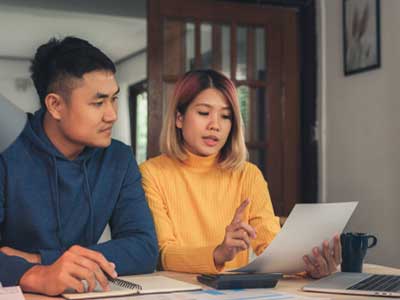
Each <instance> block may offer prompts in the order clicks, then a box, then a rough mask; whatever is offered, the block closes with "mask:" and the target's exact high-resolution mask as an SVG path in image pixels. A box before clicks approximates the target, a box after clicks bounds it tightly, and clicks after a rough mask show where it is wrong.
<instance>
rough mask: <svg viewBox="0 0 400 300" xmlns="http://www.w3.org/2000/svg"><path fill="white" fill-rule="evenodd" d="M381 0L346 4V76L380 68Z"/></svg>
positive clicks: (357, 0)
mask: <svg viewBox="0 0 400 300" xmlns="http://www.w3.org/2000/svg"><path fill="white" fill-rule="evenodd" d="M380 48H381V46H380V0H343V65H344V74H345V76H348V75H352V74H356V73H361V72H365V71H368V70H372V69H377V68H380V66H381V49H380Z"/></svg>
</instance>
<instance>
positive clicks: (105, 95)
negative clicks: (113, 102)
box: [95, 87, 120, 99]
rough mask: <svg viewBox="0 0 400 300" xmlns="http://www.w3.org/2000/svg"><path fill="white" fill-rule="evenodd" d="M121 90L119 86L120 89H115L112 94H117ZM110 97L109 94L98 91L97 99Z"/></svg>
mask: <svg viewBox="0 0 400 300" xmlns="http://www.w3.org/2000/svg"><path fill="white" fill-rule="evenodd" d="M119 91H120V88H119V87H118V89H117V90H116V91H115V93H114V94H112V96H115V95H117V94H118V93H119ZM109 97H110V96H109V95H108V94H104V93H100V92H97V93H96V95H95V98H96V99H104V98H109Z"/></svg>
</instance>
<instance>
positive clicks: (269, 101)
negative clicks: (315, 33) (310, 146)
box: [148, 0, 301, 216]
mask: <svg viewBox="0 0 400 300" xmlns="http://www.w3.org/2000/svg"><path fill="white" fill-rule="evenodd" d="M148 13H149V15H148V75H149V78H148V79H149V81H148V83H149V90H148V91H149V132H148V155H149V157H152V156H155V155H158V154H159V142H158V141H159V135H160V131H161V126H162V117H163V113H164V111H165V109H166V106H167V105H166V103H167V101H168V100H169V99H170V97H171V93H172V91H173V87H174V84H175V83H176V81H177V80H178V78H179V77H180V76H181V75H182V74H183V73H185V72H186V71H188V70H191V69H195V68H196V69H197V68H214V69H216V70H219V71H222V72H223V73H225V74H226V75H227V76H228V77H230V78H231V79H232V80H233V82H234V83H235V84H236V86H237V88H238V94H239V101H240V107H241V112H242V116H243V119H244V122H245V138H246V144H247V147H248V149H249V154H250V161H251V162H253V163H255V164H256V165H257V166H258V167H259V168H260V169H261V171H262V172H263V174H264V176H265V177H266V179H267V181H268V184H269V189H270V193H271V198H272V201H273V204H274V208H275V212H276V214H277V215H281V216H286V215H287V214H288V213H289V212H290V210H291V209H292V207H293V205H294V204H295V203H296V202H301V200H300V178H299V177H300V161H299V159H300V145H299V141H300V137H299V132H300V128H299V127H300V122H299V115H300V110H299V109H300V108H299V66H298V49H299V45H298V36H297V30H298V28H297V14H296V10H295V9H291V8H277V7H265V6H263V7H260V6H255V5H247V4H237V3H228V2H220V1H212V0H168V1H162V0H149V1H148Z"/></svg>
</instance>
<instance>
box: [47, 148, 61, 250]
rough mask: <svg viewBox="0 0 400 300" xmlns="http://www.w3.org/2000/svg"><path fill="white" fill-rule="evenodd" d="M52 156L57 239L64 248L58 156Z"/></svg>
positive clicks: (52, 185)
mask: <svg viewBox="0 0 400 300" xmlns="http://www.w3.org/2000/svg"><path fill="white" fill-rule="evenodd" d="M51 158H52V161H51V162H52V163H53V166H54V178H55V183H54V184H50V186H51V187H52V190H53V194H54V195H53V197H52V198H53V201H54V202H55V203H54V206H55V211H56V217H57V239H58V241H59V243H60V247H61V249H64V243H63V240H62V236H63V235H62V226H61V212H60V193H59V191H58V170H57V161H56V158H55V157H54V156H52V157H51Z"/></svg>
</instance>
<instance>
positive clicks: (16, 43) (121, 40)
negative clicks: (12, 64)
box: [0, 0, 146, 62]
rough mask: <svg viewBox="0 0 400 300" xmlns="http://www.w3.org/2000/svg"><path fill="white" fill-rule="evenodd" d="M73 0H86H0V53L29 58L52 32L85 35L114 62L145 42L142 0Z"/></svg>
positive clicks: (63, 35) (0, 54)
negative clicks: (82, 3)
mask: <svg viewBox="0 0 400 300" xmlns="http://www.w3.org/2000/svg"><path fill="white" fill-rule="evenodd" d="M74 2H75V3H78V2H79V3H81V2H85V1H73V0H68V1H54V0H51V1H50V0H41V1H39V0H29V1H28V0H25V1H24V0H12V1H11V0H9V1H7V0H1V1H0V58H10V59H17V60H25V59H31V58H32V57H33V55H34V53H35V50H36V48H37V47H38V46H39V45H40V44H43V43H45V42H47V41H48V40H49V39H50V38H51V37H54V36H56V37H61V38H62V37H65V36H68V35H74V36H77V37H81V38H84V39H87V40H88V41H89V42H90V43H92V44H93V45H95V46H97V47H99V48H100V49H101V50H103V51H104V52H105V53H106V54H107V55H109V56H110V57H111V59H112V60H113V61H115V62H117V61H120V60H121V59H124V58H126V57H129V56H130V55H132V54H133V53H136V52H138V51H140V50H143V49H144V48H145V47H146V18H145V15H146V12H145V7H146V5H145V1H142V0H140V1H137V0H135V1H132V0H130V1H113V2H112V3H111V1H99V0H97V1H90V4H92V5H86V6H87V7H85V6H82V5H80V6H79V5H75V6H74V5H73V4H74ZM88 2H89V1H88ZM88 2H85V3H86V4H87V3H88ZM116 2H121V6H118V3H116ZM11 4H12V5H11ZM93 4H95V5H93ZM122 4H123V5H122ZM115 6H117V7H118V9H116V7H115ZM72 8H73V9H72Z"/></svg>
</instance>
